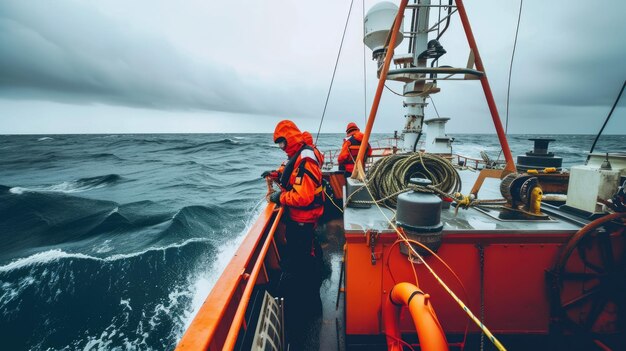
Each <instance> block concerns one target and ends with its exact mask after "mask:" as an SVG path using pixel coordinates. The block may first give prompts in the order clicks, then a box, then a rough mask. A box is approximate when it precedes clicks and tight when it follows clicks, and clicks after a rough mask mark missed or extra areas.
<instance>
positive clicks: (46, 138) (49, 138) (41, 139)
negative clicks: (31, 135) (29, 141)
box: [37, 137, 54, 141]
mask: <svg viewBox="0 0 626 351" xmlns="http://www.w3.org/2000/svg"><path fill="white" fill-rule="evenodd" d="M47 140H54V138H51V137H43V138H39V139H37V141H47Z"/></svg>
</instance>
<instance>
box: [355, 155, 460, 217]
mask: <svg viewBox="0 0 626 351" xmlns="http://www.w3.org/2000/svg"><path fill="white" fill-rule="evenodd" d="M414 177H418V178H428V179H430V181H432V183H433V185H432V186H433V187H435V188H436V189H438V190H440V191H441V192H444V193H448V194H450V193H456V192H459V191H461V178H460V176H459V173H458V172H457V171H456V169H454V166H452V164H451V163H450V161H448V160H447V159H445V158H443V157H440V156H437V155H433V154H426V153H421V152H415V153H408V154H402V155H390V156H386V157H383V158H381V159H380V160H378V161H376V163H374V165H373V166H372V167H371V168H370V170H369V172H368V173H367V179H368V182H367V187H368V189H369V190H370V191H371V193H372V195H374V198H375V199H385V200H384V203H385V204H386V205H387V206H391V207H396V204H397V199H398V195H399V194H401V193H403V192H405V191H407V190H409V189H412V187H411V185H409V179H411V178H414Z"/></svg>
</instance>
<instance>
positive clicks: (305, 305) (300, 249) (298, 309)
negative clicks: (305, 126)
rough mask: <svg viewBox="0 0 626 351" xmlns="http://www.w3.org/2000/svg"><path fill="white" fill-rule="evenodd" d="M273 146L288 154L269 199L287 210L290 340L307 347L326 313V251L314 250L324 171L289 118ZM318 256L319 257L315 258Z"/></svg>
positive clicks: (284, 284) (285, 265) (283, 265)
mask: <svg viewBox="0 0 626 351" xmlns="http://www.w3.org/2000/svg"><path fill="white" fill-rule="evenodd" d="M274 142H275V143H277V144H278V145H279V147H280V148H281V149H282V150H283V151H285V153H287V157H288V158H289V160H288V161H287V163H286V164H285V167H284V169H283V171H282V174H281V176H280V179H279V183H280V188H281V190H280V191H277V192H274V193H272V194H271V195H270V201H272V202H274V203H276V204H278V205H281V206H284V208H285V210H286V213H285V215H283V218H284V221H285V222H286V223H285V225H286V239H287V245H286V247H285V253H284V255H283V257H281V261H282V262H281V268H282V270H283V273H284V274H283V277H284V279H282V280H281V286H282V287H281V290H282V292H283V293H284V295H285V299H286V301H287V304H286V311H285V313H286V319H287V320H290V322H289V323H290V325H291V326H294V325H299V326H300V328H295V329H292V332H291V333H290V339H291V341H292V342H293V343H294V344H296V345H297V344H303V343H306V341H303V339H302V338H303V337H305V335H306V332H305V331H304V330H303V328H304V329H306V328H307V325H308V324H309V323H311V321H312V320H315V318H317V316H319V315H320V314H321V306H322V305H321V300H320V295H319V289H320V283H321V276H320V271H319V268H318V265H317V262H318V261H317V260H316V258H317V259H320V258H321V255H322V253H321V251H318V250H315V248H314V237H315V228H316V226H317V221H318V219H319V218H320V217H321V216H322V213H323V212H324V192H323V191H322V183H321V182H322V172H321V170H320V166H319V163H318V159H317V157H316V155H315V152H314V150H313V148H312V147H311V146H308V145H307V144H306V143H305V141H304V138H303V137H302V133H301V132H300V130H299V129H298V127H297V126H296V125H295V124H294V123H293V122H292V121H289V120H284V121H280V122H279V123H278V125H277V126H276V129H275V131H274ZM316 255H317V257H316Z"/></svg>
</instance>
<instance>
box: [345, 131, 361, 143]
mask: <svg viewBox="0 0 626 351" xmlns="http://www.w3.org/2000/svg"><path fill="white" fill-rule="evenodd" d="M348 135H349V136H352V137H354V139H355V140H356V141H359V142H361V141H363V133H361V131H360V130H357V131H355V132H352V133H350V134H348Z"/></svg>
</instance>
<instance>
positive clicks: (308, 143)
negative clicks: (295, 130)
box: [302, 131, 313, 146]
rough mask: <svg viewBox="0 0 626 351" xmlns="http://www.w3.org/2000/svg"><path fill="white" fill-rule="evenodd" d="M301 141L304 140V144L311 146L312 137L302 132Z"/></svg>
mask: <svg viewBox="0 0 626 351" xmlns="http://www.w3.org/2000/svg"><path fill="white" fill-rule="evenodd" d="M302 139H303V140H304V143H305V144H307V145H309V146H313V136H312V135H311V133H309V132H307V131H304V132H302Z"/></svg>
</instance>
